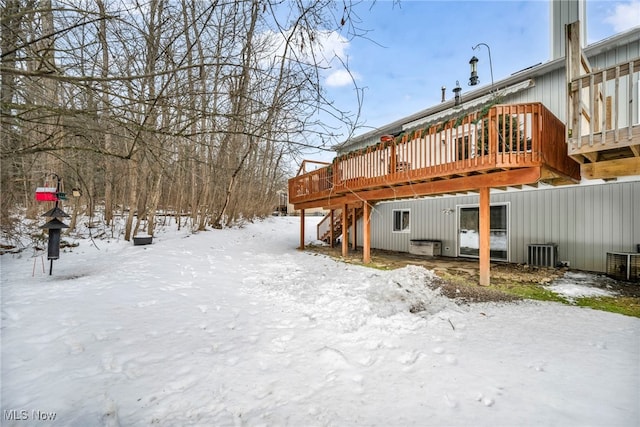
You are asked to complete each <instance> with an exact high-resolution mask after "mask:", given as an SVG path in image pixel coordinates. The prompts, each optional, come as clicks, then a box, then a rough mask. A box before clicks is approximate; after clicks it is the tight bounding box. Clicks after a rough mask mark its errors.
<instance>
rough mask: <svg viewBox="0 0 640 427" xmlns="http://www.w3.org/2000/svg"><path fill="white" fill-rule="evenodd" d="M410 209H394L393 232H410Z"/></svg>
mask: <svg viewBox="0 0 640 427" xmlns="http://www.w3.org/2000/svg"><path fill="white" fill-rule="evenodd" d="M409 217H410V211H409V209H394V210H393V231H394V233H408V232H409Z"/></svg>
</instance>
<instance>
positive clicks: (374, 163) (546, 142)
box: [289, 103, 580, 209]
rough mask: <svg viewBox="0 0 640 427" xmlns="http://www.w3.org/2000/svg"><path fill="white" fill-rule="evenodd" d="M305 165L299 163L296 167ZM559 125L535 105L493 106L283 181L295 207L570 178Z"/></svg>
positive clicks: (574, 172)
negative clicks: (286, 184)
mask: <svg viewBox="0 0 640 427" xmlns="http://www.w3.org/2000/svg"><path fill="white" fill-rule="evenodd" d="M301 169H304V168H301ZM579 179H580V175H579V165H578V163H576V162H575V161H573V160H572V159H571V158H570V157H569V156H568V155H567V145H566V143H565V128H564V124H563V123H562V122H561V121H560V120H559V119H558V118H556V117H555V116H554V115H553V114H552V113H551V112H549V111H548V110H547V109H546V108H545V107H544V106H543V105H542V104H541V103H530V104H515V105H494V106H493V107H491V108H490V109H488V110H487V111H479V112H475V113H472V114H469V115H466V116H462V117H457V118H453V119H451V120H449V121H446V122H441V123H437V124H432V125H431V126H427V127H425V128H421V129H414V130H411V131H410V132H406V133H405V134H404V135H402V136H399V137H392V136H384V137H382V138H381V141H380V143H378V144H377V145H375V146H371V147H368V148H365V149H362V150H358V151H355V152H352V153H348V154H346V155H342V156H339V157H337V158H335V159H334V161H333V162H332V163H331V164H329V165H323V167H320V168H318V169H316V170H313V171H310V172H305V173H300V174H299V175H298V176H296V177H294V178H291V179H290V180H289V201H290V203H293V204H294V206H295V208H296V209H307V208H311V207H317V206H322V207H326V208H335V207H341V206H343V205H345V204H349V203H357V202H360V203H362V202H363V201H367V202H376V201H381V200H391V199H401V198H408V197H417V196H427V195H432V194H443V193H456V192H464V191H473V190H476V189H479V188H483V187H488V188H492V187H493V188H495V187H508V186H519V185H524V184H535V183H537V182H539V181H547V182H550V183H552V184H561V183H569V182H576V181H577V180H579Z"/></svg>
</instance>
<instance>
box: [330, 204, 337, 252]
mask: <svg viewBox="0 0 640 427" xmlns="http://www.w3.org/2000/svg"><path fill="white" fill-rule="evenodd" d="M334 214H335V210H333V209H331V210H330V211H329V221H331V223H330V226H329V246H330V247H333V246H334V245H335V244H336V236H335V230H336V228H335V224H334V221H335V219H334Z"/></svg>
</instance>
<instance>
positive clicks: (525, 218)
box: [358, 181, 640, 272]
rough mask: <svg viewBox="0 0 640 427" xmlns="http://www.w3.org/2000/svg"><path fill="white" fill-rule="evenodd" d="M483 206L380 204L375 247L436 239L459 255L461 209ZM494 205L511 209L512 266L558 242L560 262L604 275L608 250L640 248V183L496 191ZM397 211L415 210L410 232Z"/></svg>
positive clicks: (451, 199)
mask: <svg viewBox="0 0 640 427" xmlns="http://www.w3.org/2000/svg"><path fill="white" fill-rule="evenodd" d="M477 203H478V196H477V195H464V196H445V197H432V198H424V199H415V200H405V201H398V202H382V203H378V204H377V205H375V207H374V209H373V212H372V216H371V247H372V248H377V249H387V250H393V251H398V252H408V251H409V240H411V239H434V240H441V241H442V255H443V256H450V257H453V256H456V255H457V251H458V246H457V245H458V241H457V240H458V239H457V228H458V222H457V221H458V217H457V206H460V205H470V204H477ZM491 203H492V204H494V203H496V204H497V203H507V204H508V206H509V207H508V216H509V248H510V254H509V260H510V261H511V262H516V263H525V262H526V261H527V252H526V251H527V244H529V243H548V242H553V243H557V244H558V258H559V260H561V261H569V262H570V265H571V267H572V268H576V269H581V270H588V271H601V272H602V271H605V269H606V252H607V251H635V248H636V244H640V181H630V182H615V183H605V184H595V185H580V186H567V187H554V188H540V189H530V190H529V189H527V190H524V189H523V190H520V191H492V193H491ZM394 209H410V210H411V219H410V231H409V233H394V232H392V221H393V214H392V212H393V210H394ZM358 243H359V244H360V245H362V221H360V222H359V223H358Z"/></svg>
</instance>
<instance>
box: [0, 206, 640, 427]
mask: <svg viewBox="0 0 640 427" xmlns="http://www.w3.org/2000/svg"><path fill="white" fill-rule="evenodd" d="M318 220H319V218H307V221H308V224H307V227H306V229H307V230H308V233H309V240H311V238H312V235H313V234H314V233H315V224H316V223H317V221H318ZM298 224H299V219H298V218H290V217H281V218H269V219H267V220H265V221H263V222H260V223H255V224H248V225H247V226H245V227H244V228H242V229H227V230H216V231H209V232H203V233H198V234H191V235H190V234H188V233H187V232H185V231H180V232H176V231H175V230H171V229H165V230H162V231H161V232H160V234H159V235H157V236H156V237H155V238H154V243H153V244H152V245H150V246H133V245H131V244H130V243H128V242H124V241H122V240H120V241H117V240H112V241H110V242H106V241H96V243H97V245H98V248H96V247H95V246H93V245H92V244H91V241H89V240H83V241H80V246H79V247H77V248H75V249H73V251H72V252H64V253H62V254H61V259H60V260H58V261H55V263H54V270H53V275H52V276H49V275H48V266H47V273H42V269H41V266H40V258H35V259H34V258H31V257H30V256H29V254H23V255H22V256H18V255H4V256H2V257H0V261H1V267H2V273H1V278H2V294H1V297H2V299H1V307H2V329H1V344H2V352H1V355H2V372H1V383H2V386H1V387H2V402H1V403H2V405H1V406H2V422H1V424H2V425H3V426H31V425H36V426H40V425H43V426H44V425H47V426H49V425H52V426H53V425H57V426H82V427H85V426H102V425H104V426H118V425H121V426H355V425H358V426H638V425H640V338H639V337H640V319H637V318H632V317H626V316H622V315H617V314H611V313H605V312H600V311H594V310H591V309H583V308H578V307H572V306H567V305H561V304H554V303H539V302H523V303H519V304H511V303H509V304H507V303H504V304H496V303H491V304H474V305H462V306H458V305H456V304H455V303H454V302H453V301H451V300H448V299H446V298H445V297H443V296H441V295H439V294H438V293H437V292H436V291H433V290H431V289H429V288H428V287H426V286H424V284H425V282H428V281H429V280H431V278H432V277H433V276H432V273H431V272H429V271H427V270H424V269H423V268H421V267H416V266H409V267H406V268H403V269H399V270H395V271H380V270H376V269H371V268H365V267H359V266H354V265H348V264H342V263H339V262H335V261H333V260H331V259H329V258H326V257H323V256H321V255H315V254H311V253H306V252H300V251H297V250H295V246H296V245H297V243H298V230H299V225H298ZM34 261H36V267H37V268H36V270H35V271H36V272H35V275H34V276H33V277H32V271H33V267H34ZM568 281H569V282H571V280H568ZM569 284H570V283H569ZM569 284H567V283H565V284H564V285H565V286H568V285H569ZM419 309H422V311H419V312H416V313H412V311H414V312H415V311H416V310H419Z"/></svg>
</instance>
